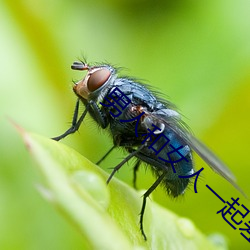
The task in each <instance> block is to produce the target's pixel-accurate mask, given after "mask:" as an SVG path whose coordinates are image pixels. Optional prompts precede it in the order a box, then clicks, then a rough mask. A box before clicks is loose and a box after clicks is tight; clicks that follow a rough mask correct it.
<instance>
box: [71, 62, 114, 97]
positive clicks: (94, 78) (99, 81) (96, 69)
mask: <svg viewBox="0 0 250 250" xmlns="http://www.w3.org/2000/svg"><path fill="white" fill-rule="evenodd" d="M71 69H74V70H87V71H88V72H87V74H86V76H85V77H84V78H83V79H82V80H80V81H79V82H77V83H76V84H75V86H74V87H73V90H74V92H75V94H76V95H77V96H79V97H80V98H81V99H82V98H83V99H85V100H89V99H92V98H93V97H96V98H97V97H98V96H99V95H100V92H101V91H103V90H104V88H105V87H106V86H108V85H109V84H110V83H112V82H113V80H114V78H115V77H116V72H115V69H114V68H113V67H111V66H109V65H100V66H89V65H88V64H86V63H83V62H74V63H73V64H72V66H71ZM91 97H92V98H91Z"/></svg>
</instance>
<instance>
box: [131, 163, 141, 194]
mask: <svg viewBox="0 0 250 250" xmlns="http://www.w3.org/2000/svg"><path fill="white" fill-rule="evenodd" d="M140 165H141V161H140V160H137V161H136V164H135V166H134V168H133V186H134V188H135V189H137V188H136V172H137V171H138V169H139V167H140Z"/></svg>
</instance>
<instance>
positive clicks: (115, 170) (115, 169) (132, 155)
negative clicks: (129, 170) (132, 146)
mask: <svg viewBox="0 0 250 250" xmlns="http://www.w3.org/2000/svg"><path fill="white" fill-rule="evenodd" d="M144 147H145V145H141V146H140V147H139V148H138V149H137V150H134V151H133V152H132V153H130V154H129V155H128V156H127V157H126V158H125V159H124V160H123V161H122V162H120V163H119V164H118V165H117V166H116V167H114V169H113V171H112V173H111V174H110V176H109V178H108V180H107V184H109V182H110V181H111V179H112V177H113V176H114V174H115V173H116V172H117V171H118V170H119V169H120V168H121V167H122V166H123V165H124V164H125V163H126V162H128V161H129V160H130V159H131V158H132V157H134V156H135V155H136V154H137V153H138V152H139V151H140V150H142V149H143V148H144Z"/></svg>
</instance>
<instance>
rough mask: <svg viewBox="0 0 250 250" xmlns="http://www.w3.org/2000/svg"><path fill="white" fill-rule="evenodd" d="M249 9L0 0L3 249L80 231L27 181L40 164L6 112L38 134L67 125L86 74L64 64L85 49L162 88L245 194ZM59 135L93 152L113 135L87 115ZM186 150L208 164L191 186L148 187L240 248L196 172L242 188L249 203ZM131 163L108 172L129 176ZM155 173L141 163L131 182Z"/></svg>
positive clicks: (218, 184) (211, 4)
mask: <svg viewBox="0 0 250 250" xmlns="http://www.w3.org/2000/svg"><path fill="white" fill-rule="evenodd" d="M249 13H250V1H248V0H238V1H233V0H221V1H216V0H210V1H194V0H186V1H184V0H177V1H170V0H167V1H166V0H165V1H164V0H162V1H147V0H133V1H132V0H120V1H115V0H104V1H103V0H102V1H100V0H96V1H86V0H85V1H84V0H83V1H80V0H78V1H66V0H64V1H59V0H54V1H49V0H38V1H35V2H34V1H29V0H26V1H1V2H0V72H1V74H0V249H61V250H63V249H81V245H82V238H81V236H80V234H79V233H78V232H77V231H76V230H75V229H74V228H73V227H72V226H71V225H70V224H69V223H68V222H67V221H66V220H65V219H64V218H63V217H62V216H61V215H60V214H59V213H58V212H57V211H56V210H55V209H54V208H53V207H52V206H51V205H50V204H48V203H47V202H46V201H44V200H43V198H42V197H41V196H40V195H39V193H38V192H37V191H36V189H35V185H36V184H37V183H38V182H39V173H38V172H37V171H36V168H34V163H33V162H32V160H31V159H30V156H29V155H28V153H27V152H26V149H25V147H24V145H23V143H22V141H21V139H20V137H19V135H18V134H17V132H16V131H15V129H14V128H13V126H12V125H11V123H10V122H9V120H8V118H11V119H13V120H15V121H16V122H17V123H18V124H20V125H21V126H22V127H24V128H25V129H27V130H29V131H33V132H36V133H39V134H42V135H44V136H46V137H52V136H56V135H59V134H61V133H62V132H64V131H65V130H66V129H67V128H68V127H69V125H70V121H71V118H72V115H73V109H74V105H75V101H76V98H75V96H74V94H73V93H72V80H77V79H80V78H82V77H83V75H82V72H75V71H72V70H71V69H70V65H71V63H72V62H73V61H74V60H77V58H83V55H84V56H85V57H87V59H88V62H98V61H101V62H102V61H108V62H110V63H112V64H115V65H117V66H123V67H125V68H126V69H125V70H124V71H123V72H124V74H125V75H131V76H136V77H138V78H140V79H145V80H146V82H147V83H150V84H151V85H153V86H154V87H155V88H156V89H158V90H160V91H161V92H162V93H164V94H165V95H166V96H168V98H169V99H170V100H171V101H172V102H174V103H175V104H176V105H177V106H178V107H179V109H180V111H181V113H182V114H184V116H185V117H184V120H185V122H186V123H188V125H189V126H190V127H191V128H192V131H193V132H194V133H195V134H196V136H197V137H198V138H200V139H201V140H202V141H204V142H205V143H206V144H207V145H208V146H209V147H210V148H211V149H212V150H213V151H214V152H216V153H217V154H218V155H219V156H220V157H221V158H222V159H223V160H224V161H225V162H226V163H227V164H228V166H230V168H231V170H232V171H233V172H234V173H235V175H236V177H237V179H238V183H239V185H240V186H241V187H242V189H244V191H245V192H246V193H247V194H248V196H250V185H249V174H250V171H249V168H250V162H249V155H248V154H249V142H250V132H249V122H250V118H249V112H250V111H249V110H250V98H249V96H250V15H249ZM97 131H98V132H97ZM93 142H94V143H93ZM62 143H65V144H67V145H69V146H71V147H73V148H75V149H76V150H77V151H79V152H80V153H81V154H83V155H84V156H86V157H87V158H89V159H90V160H92V161H93V162H96V161H97V160H98V159H99V158H100V157H101V156H103V154H104V153H105V152H106V151H107V150H108V149H109V148H110V146H111V144H112V142H111V140H110V138H109V137H108V136H107V135H106V134H105V132H103V131H100V130H97V127H96V126H95V125H94V123H93V121H91V119H89V118H88V119H87V120H86V121H85V122H84V124H83V125H82V126H81V129H80V132H79V133H76V134H74V135H72V136H70V137H68V138H66V139H65V140H63V142H62ZM122 157H124V154H123V152H122V151H119V150H117V151H115V152H113V153H112V155H111V156H110V157H109V158H108V159H107V160H105V162H103V163H102V167H103V168H105V169H107V171H110V170H109V169H108V168H109V167H113V166H115V165H116V164H117V163H118V162H119V161H120V160H121V159H122ZM195 160H196V165H197V169H200V168H201V167H204V168H205V170H204V171H203V176H202V178H200V179H199V182H198V194H194V192H193V187H190V190H189V191H187V193H186V195H185V196H184V197H183V198H179V199H177V200H173V199H171V198H169V197H167V196H166V194H165V193H164V190H163V189H161V188H158V190H157V191H156V192H155V193H154V195H153V199H154V200H156V201H157V202H158V203H160V204H162V205H163V206H165V207H167V208H169V209H171V210H173V211H175V212H176V213H177V214H179V215H181V216H184V217H189V218H191V219H192V220H193V221H194V223H195V224H196V225H197V227H198V228H200V229H201V230H202V231H203V232H204V233H206V234H210V233H214V232H220V233H222V234H224V235H225V236H226V238H228V239H229V240H230V248H231V249H249V248H250V243H249V242H248V241H247V240H246V239H244V238H243V237H242V236H241V235H240V232H239V230H233V229H232V228H231V227H230V225H228V224H227V223H226V221H224V220H223V218H222V217H221V215H217V214H216V212H217V211H219V210H220V209H222V208H223V207H224V204H223V203H222V202H221V201H220V200H219V199H218V198H217V197H216V196H215V195H213V194H212V193H211V192H210V191H209V190H208V189H207V188H206V187H205V184H209V185H210V186H211V187H212V188H214V190H216V191H217V192H218V193H219V194H220V195H221V196H222V197H223V198H224V199H225V200H229V199H230V198H231V197H234V198H237V197H240V200H239V201H240V204H244V205H245V206H246V207H248V208H249V209H250V202H249V201H248V200H246V199H245V198H244V197H243V196H242V195H241V194H240V193H239V192H237V191H236V190H235V189H234V188H233V187H232V186H231V185H230V184H229V183H227V182H226V181H224V180H223V179H222V178H221V177H219V176H218V175H216V174H215V173H214V172H213V171H211V170H210V168H209V167H207V166H206V165H205V164H204V162H202V161H201V160H200V159H198V157H196V158H195ZM132 166H133V165H132V164H128V165H127V166H126V167H124V168H123V169H121V170H120V171H119V173H118V175H117V177H118V178H120V179H122V180H124V181H125V182H127V183H129V184H130V185H131V183H132ZM55 178H56V176H55ZM153 180H154V178H153V177H152V176H151V173H150V171H149V170H146V171H145V169H144V168H142V169H141V170H140V172H139V181H138V186H139V187H140V188H144V189H146V188H147V187H149V185H150V184H151V183H152V182H153ZM241 209H242V208H241ZM241 211H242V212H244V210H241ZM249 220H250V214H248V216H247V217H246V218H245V219H244V222H247V221H249ZM242 226H243V225H242ZM246 235H247V233H246ZM247 236H248V237H250V234H249V235H247ZM96 237H98V235H97V236H96Z"/></svg>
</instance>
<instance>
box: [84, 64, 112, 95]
mask: <svg viewBox="0 0 250 250" xmlns="http://www.w3.org/2000/svg"><path fill="white" fill-rule="evenodd" d="M110 74H111V73H110V71H109V70H108V69H99V70H97V71H95V72H94V73H92V74H90V76H89V79H88V83H87V86H88V90H89V91H90V92H93V91H95V90H97V89H99V88H100V87H101V86H102V85H103V84H104V83H105V82H106V81H107V80H108V79H109V76H110Z"/></svg>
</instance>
